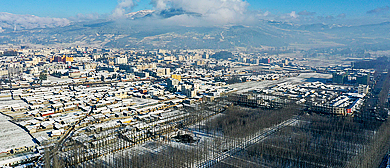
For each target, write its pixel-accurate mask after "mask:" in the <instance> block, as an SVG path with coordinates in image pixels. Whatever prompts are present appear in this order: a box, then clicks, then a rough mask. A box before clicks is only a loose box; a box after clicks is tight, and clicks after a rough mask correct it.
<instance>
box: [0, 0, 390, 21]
mask: <svg viewBox="0 0 390 168" xmlns="http://www.w3.org/2000/svg"><path fill="white" fill-rule="evenodd" d="M246 2H247V3H248V4H249V5H248V10H260V11H264V12H265V11H269V12H271V13H273V14H283V13H291V12H292V11H296V12H300V11H308V12H312V13H314V12H315V14H316V15H317V16H329V15H330V16H337V15H339V14H342V13H344V14H346V16H348V17H359V16H365V15H367V14H368V13H367V12H368V11H370V10H375V9H377V8H383V9H384V10H386V6H390V0H247V1H246ZM133 3H134V4H136V5H135V6H134V7H133V9H132V11H138V10H143V9H153V8H154V7H153V6H152V5H151V4H150V0H135V1H134V2H133ZM0 4H1V5H0V12H8V13H13V14H29V15H36V16H40V17H58V18H68V17H72V16H76V15H77V14H91V13H97V14H103V15H104V14H111V13H112V11H113V10H114V9H115V8H116V6H117V5H118V0H0Z"/></svg>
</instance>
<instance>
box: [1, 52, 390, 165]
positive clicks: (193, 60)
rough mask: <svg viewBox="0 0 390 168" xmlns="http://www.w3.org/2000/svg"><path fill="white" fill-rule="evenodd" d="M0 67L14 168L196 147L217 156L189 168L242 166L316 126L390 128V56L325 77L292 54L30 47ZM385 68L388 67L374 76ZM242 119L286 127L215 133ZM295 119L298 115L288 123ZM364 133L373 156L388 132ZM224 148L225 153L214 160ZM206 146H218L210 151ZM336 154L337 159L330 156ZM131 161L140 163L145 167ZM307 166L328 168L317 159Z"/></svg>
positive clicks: (353, 62)
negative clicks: (256, 150) (242, 115)
mask: <svg viewBox="0 0 390 168" xmlns="http://www.w3.org/2000/svg"><path fill="white" fill-rule="evenodd" d="M0 55H1V57H0V76H1V79H0V85H1V92H0V112H1V116H0V120H1V122H0V124H1V127H2V128H4V129H3V130H2V132H0V166H4V167H6V166H10V167H16V166H22V167H36V166H44V165H45V164H46V165H52V166H54V167H55V165H56V164H63V165H65V166H66V167H72V166H80V167H95V166H96V165H94V164H95V163H102V164H103V163H104V164H106V165H111V164H114V162H115V161H116V160H115V159H117V157H120V158H121V164H123V165H125V164H127V162H126V161H125V160H126V159H123V157H124V156H127V155H126V152H128V153H131V152H133V153H134V152H138V153H142V152H139V151H144V152H143V153H145V151H146V152H150V151H152V152H153V153H160V154H161V155H162V153H164V150H163V149H162V148H164V147H165V148H168V147H169V148H172V147H175V146H183V145H184V146H185V145H187V144H191V143H194V142H197V143H199V146H198V147H196V146H195V147H194V146H191V150H190V151H186V152H194V151H196V152H194V153H199V151H198V150H202V152H203V153H206V154H205V156H203V155H202V157H198V158H196V159H192V160H191V159H187V161H188V162H189V163H188V164H189V165H188V166H186V167H210V166H214V165H217V166H218V164H221V163H220V162H219V161H223V160H224V162H222V163H223V164H228V163H229V164H231V163H234V162H236V161H234V160H232V159H234V157H241V155H239V156H236V155H237V153H239V152H242V151H237V150H238V149H237V148H238V147H240V148H243V149H246V148H247V147H248V149H250V147H253V146H255V145H254V144H258V143H267V140H268V139H273V138H275V137H272V136H280V135H279V133H277V132H278V130H283V129H287V128H289V129H290V127H294V126H295V125H299V128H300V129H303V127H304V126H302V125H304V123H309V122H312V121H309V120H308V119H307V116H308V115H311V116H315V115H318V118H321V117H324V116H332V117H334V116H336V117H342V118H346V120H354V119H357V120H361V121H363V120H364V121H366V120H370V122H372V123H375V124H377V125H379V124H378V123H382V122H385V121H387V116H388V113H389V109H388V107H389V101H390V92H389V87H390V86H389V80H390V77H389V75H390V74H389V73H388V68H389V67H388V65H386V61H387V63H388V62H389V60H388V58H387V57H382V55H376V56H373V57H370V58H359V59H349V61H347V60H343V61H342V60H335V61H334V62H330V63H328V64H325V65H322V66H320V67H318V66H315V64H313V66H311V63H312V62H316V58H310V57H309V58H308V57H307V55H305V54H302V53H301V52H298V51H290V50H288V49H269V50H264V51H259V52H252V53H249V52H245V51H223V50H208V49H199V50H163V49H156V50H124V49H114V48H113V49H108V48H93V47H80V46H75V47H69V48H62V49H55V48H42V49H30V48H29V47H27V46H22V47H21V48H19V49H10V48H7V49H4V50H2V51H0ZM381 59H387V60H384V61H383V60H381ZM375 61H379V62H384V63H385V66H384V67H381V66H380V64H376V65H377V66H375V67H374V66H370V64H375ZM386 66H387V67H386ZM234 108H240V109H241V108H242V109H244V110H243V111H248V113H249V112H250V111H251V110H256V109H261V110H263V111H264V114H267V115H269V116H273V115H276V114H277V116H274V117H275V118H278V119H277V120H273V118H270V119H269V120H270V123H269V125H266V124H265V125H264V126H261V127H260V126H259V127H256V128H257V130H254V132H251V131H248V134H242V135H240V136H239V137H235V135H229V133H227V132H229V131H221V129H222V130H224V129H225V126H221V127H218V126H215V127H218V128H212V127H213V126H214V125H213V124H211V123H214V122H217V121H219V120H220V118H221V117H222V118H223V117H230V116H229V115H230V113H231V111H232V110H233V109H234ZM288 108H290V109H291V112H282V110H284V109H288ZM278 110H279V111H278ZM238 111H240V110H238ZM250 113H252V112H250ZM232 115H233V114H232ZM263 117H265V118H266V115H265V116H263ZM259 118H261V117H259ZM313 118H315V117H313ZM310 119H311V118H310ZM313 120H315V119H313ZM318 120H320V119H318ZM324 120H325V119H324ZM245 121H246V120H245ZM258 121H261V122H264V121H263V120H258ZM255 122H256V121H252V120H251V121H247V122H246V124H247V125H250V124H254V123H255ZM349 122H350V121H349ZM244 125H245V124H244ZM346 125H347V124H346ZM200 127H202V128H200ZM296 127H298V126H296ZM301 127H302V128H301ZM329 127H330V126H329ZM351 127H352V126H351ZM206 128H207V129H206ZM239 128H240V126H237V127H236V128H235V129H237V130H239ZM259 128H262V129H259ZM230 129H232V128H230ZM359 129H362V130H363V131H365V133H364V132H362V133H356V134H357V135H356V137H361V138H362V139H365V140H366V141H365V142H367V144H369V142H371V141H370V140H371V138H372V137H374V134H375V132H376V131H377V129H379V126H378V128H376V127H375V128H374V127H372V128H359ZM205 130H207V131H205ZM210 130H213V131H211V132H213V133H210V132H209V131H210ZM230 131H232V130H230ZM221 132H222V133H221ZM233 132H235V131H233ZM279 132H283V131H279ZM222 134H223V135H222ZM225 134H226V135H225ZM237 134H238V133H237ZM297 134H298V133H297ZM343 135H344V134H343ZM237 136H238V135H237ZM288 136H290V135H288ZM291 136H292V135H291ZM351 136H352V135H351ZM353 136H354V135H353ZM232 137H234V138H232ZM267 137H270V138H268V139H267ZM356 137H353V138H356ZM220 139H222V141H223V142H220V144H219V146H224V147H223V149H219V150H217V149H214V148H217V147H218V145H217V144H216V140H220ZM333 141H336V140H335V139H334V140H333ZM157 142H160V143H163V145H161V146H162V147H157V148H148V146H147V145H149V146H150V144H155V143H157ZM339 143H340V144H342V143H346V144H349V145H350V146H348V147H345V148H344V149H343V151H342V152H339V154H345V153H348V157H346V158H343V159H344V160H342V161H340V160H337V161H334V162H329V163H332V164H333V163H334V166H341V167H342V166H347V164H350V163H351V162H352V161H351V160H352V159H354V158H355V157H358V156H360V155H359V154H361V153H364V152H365V151H366V150H367V149H368V147H366V146H364V145H361V144H362V143H361V142H359V143H355V142H350V141H348V140H344V141H343V142H335V144H338V145H340V144H339ZM207 144H208V145H210V144H213V145H211V146H212V147H211V148H207V150H206V149H204V148H206V147H205V146H207ZM221 144H222V145H221ZM237 145H238V146H237ZM261 147H262V149H263V148H266V147H268V148H269V147H270V146H266V147H264V146H261ZM143 148H145V149H143ZM179 148H180V147H179ZM188 148H190V147H187V148H186V147H181V148H180V150H184V149H186V150H189V149H188ZM192 148H196V149H192ZM333 148H337V147H329V148H327V149H324V150H333ZM77 150H78V151H77ZM214 150H215V151H216V152H214ZM264 150H265V149H264ZM316 150H318V148H316ZM265 151H266V150H265ZM350 151H355V152H353V154H351V153H349V152H350ZM210 152H212V154H210ZM246 152H247V151H246ZM343 152H344V153H343ZM118 153H119V154H118ZM191 154H193V153H191ZM130 155H131V156H132V158H135V160H136V158H137V157H138V156H134V154H130ZM177 155H179V154H177ZM194 155H196V154H194ZM242 155H244V154H242ZM264 155H269V157H268V159H270V160H273V161H274V162H271V161H267V162H261V164H260V163H259V164H260V165H262V166H264V165H271V167H272V166H276V165H278V164H276V163H285V164H288V163H290V162H294V163H295V161H296V160H294V158H291V156H290V157H289V158H285V159H284V160H283V159H281V158H278V159H279V160H277V159H275V158H273V157H274V156H275V155H273V156H272V155H271V154H270V153H267V154H264ZM115 156H116V157H115ZM178 157H180V156H178ZM110 158H111V159H110ZM145 158H148V157H146V156H145ZM138 159H141V158H138ZM280 159H281V160H282V161H280ZM305 159H307V160H305ZM96 160H100V162H98V161H96ZM179 160H180V159H177V161H178V165H181V164H182V163H180V162H179ZM243 160H245V159H243ZM286 160H288V161H286ZM248 162H249V161H248ZM287 162H288V163H287ZM296 162H297V164H305V165H306V164H307V165H311V166H320V167H321V165H322V163H321V162H315V161H314V160H311V161H310V157H309V158H305V157H302V160H300V161H296ZM92 163H93V164H92ZM179 163H180V164H179ZM115 164H117V163H115ZM134 164H136V163H134ZM161 164H162V163H161ZM170 164H171V165H172V164H173V163H170ZM223 164H222V165H219V166H222V167H224V165H223ZM245 164H249V163H245ZM152 165H153V164H151V165H149V166H152ZM154 165H159V163H155V164H154ZM173 165H175V164H173ZM143 166H145V167H147V165H143ZM247 166H249V167H250V166H255V167H257V166H259V165H247ZM135 167H140V165H138V166H135ZM173 167H175V166H173Z"/></svg>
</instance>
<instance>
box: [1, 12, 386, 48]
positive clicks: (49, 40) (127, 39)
mask: <svg viewBox="0 0 390 168" xmlns="http://www.w3.org/2000/svg"><path fill="white" fill-rule="evenodd" d="M3 15H4V13H3ZM5 15H8V14H5ZM181 15H186V16H190V17H195V18H196V17H201V15H200V14H197V13H191V12H187V11H184V10H182V9H167V10H162V11H154V10H144V11H138V12H133V13H129V14H127V15H125V19H120V20H109V19H108V20H107V19H101V20H94V21H88V22H72V23H68V22H67V21H66V20H65V21H64V20H56V19H54V20H53V19H52V20H51V19H48V21H47V20H45V19H43V20H44V21H45V22H43V23H45V24H44V25H40V26H37V25H35V26H34V25H33V26H31V25H30V26H25V28H23V29H21V30H19V29H16V31H14V30H13V27H12V26H11V25H12V24H15V23H13V22H12V21H8V22H4V21H3V22H1V20H0V24H3V25H7V26H2V29H0V45H9V44H13V45H47V46H74V45H90V46H100V47H115V48H129V49H130V48H143V49H155V48H166V49H198V48H202V49H234V48H237V47H243V48H261V47H264V46H270V47H292V48H298V49H310V48H325V47H335V46H349V47H366V48H389V47H390V45H386V44H390V40H389V39H390V37H389V36H390V34H389V33H388V32H389V30H390V24H389V23H382V24H373V25H363V26H343V25H326V24H312V25H295V24H291V23H286V22H276V21H267V20H259V21H258V22H257V23H256V24H252V25H244V24H232V25H225V26H210V25H208V26H205V25H204V26H198V27H196V26H184V25H180V23H177V24H172V23H171V22H166V20H167V19H170V18H172V17H177V16H181ZM25 17H28V16H25ZM33 18H34V17H33ZM16 25H17V24H16ZM0 27H1V26H0ZM20 27H21V26H20Z"/></svg>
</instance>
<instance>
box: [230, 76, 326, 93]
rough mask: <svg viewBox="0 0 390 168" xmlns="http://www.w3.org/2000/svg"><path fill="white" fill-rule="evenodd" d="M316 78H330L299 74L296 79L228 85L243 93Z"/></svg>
mask: <svg viewBox="0 0 390 168" xmlns="http://www.w3.org/2000/svg"><path fill="white" fill-rule="evenodd" d="M316 78H321V79H329V78H332V75H331V74H320V73H303V74H300V75H299V76H297V77H288V78H281V79H279V80H274V81H272V80H266V81H251V82H246V83H236V84H232V85H229V86H230V87H232V88H236V89H238V91H237V93H245V92H248V91H250V90H255V89H263V88H267V87H270V86H272V85H276V84H280V83H284V82H290V83H300V82H304V81H305V80H307V79H316Z"/></svg>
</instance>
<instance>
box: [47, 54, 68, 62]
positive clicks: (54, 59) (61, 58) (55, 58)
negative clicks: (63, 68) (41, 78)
mask: <svg viewBox="0 0 390 168" xmlns="http://www.w3.org/2000/svg"><path fill="white" fill-rule="evenodd" d="M50 62H63V63H67V62H73V57H68V56H66V55H63V56H53V57H52V58H50Z"/></svg>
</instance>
